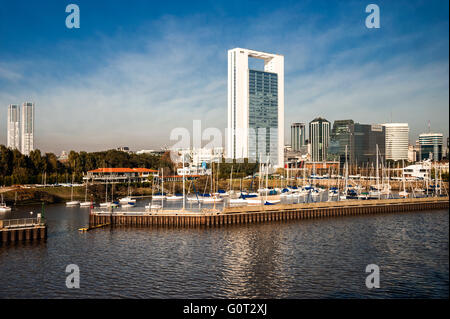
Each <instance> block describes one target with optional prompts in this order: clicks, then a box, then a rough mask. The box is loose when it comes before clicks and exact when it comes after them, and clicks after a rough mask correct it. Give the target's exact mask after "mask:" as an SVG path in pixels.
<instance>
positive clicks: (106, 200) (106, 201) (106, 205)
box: [100, 180, 119, 208]
mask: <svg viewBox="0 0 450 319" xmlns="http://www.w3.org/2000/svg"><path fill="white" fill-rule="evenodd" d="M111 184H112V182H111ZM105 186H106V194H105V202H104V203H100V207H107V208H109V207H118V206H119V205H118V204H117V203H114V202H108V180H107V181H106V184H105ZM112 194H113V188H112V186H111V199H112V200H114V197H113V195H112Z"/></svg>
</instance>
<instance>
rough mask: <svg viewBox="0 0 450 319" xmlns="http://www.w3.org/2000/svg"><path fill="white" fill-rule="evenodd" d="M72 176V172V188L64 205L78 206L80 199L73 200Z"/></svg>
mask: <svg viewBox="0 0 450 319" xmlns="http://www.w3.org/2000/svg"><path fill="white" fill-rule="evenodd" d="M73 178H74V174H72V189H71V192H70V202H67V203H66V206H68V207H74V206H79V205H80V201H78V200H73Z"/></svg>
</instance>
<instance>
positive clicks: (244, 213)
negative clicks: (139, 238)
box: [89, 197, 449, 227]
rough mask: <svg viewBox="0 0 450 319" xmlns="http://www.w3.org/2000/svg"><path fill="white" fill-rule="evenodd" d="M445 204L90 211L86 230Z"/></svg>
mask: <svg viewBox="0 0 450 319" xmlns="http://www.w3.org/2000/svg"><path fill="white" fill-rule="evenodd" d="M448 205H449V198H448V197H438V198H414V199H384V200H370V201H367V200H366V201H336V202H319V203H308V204H284V205H273V206H272V205H260V206H253V207H245V206H244V207H242V206H240V207H223V209H222V210H219V209H216V208H203V209H202V210H200V211H187V210H184V211H183V210H182V209H165V210H157V211H145V210H142V209H141V210H133V211H122V210H114V209H110V210H104V209H93V210H92V211H91V212H90V214H89V227H95V226H96V225H100V224H102V225H104V224H110V225H111V226H113V225H124V226H169V227H192V226H220V225H232V224H249V223H262V222H274V221H283V220H301V219H311V218H323V217H341V216H353V215H365V214H377V213H401V212H411V211H420V210H433V209H445V208H448V207H449V206H448Z"/></svg>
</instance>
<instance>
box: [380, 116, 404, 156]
mask: <svg viewBox="0 0 450 319" xmlns="http://www.w3.org/2000/svg"><path fill="white" fill-rule="evenodd" d="M383 126H384V127H386V144H385V149H386V159H387V160H394V161H401V160H405V161H407V160H408V146H409V126H408V123H386V124H383Z"/></svg>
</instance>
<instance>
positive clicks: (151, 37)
mask: <svg viewBox="0 0 450 319" xmlns="http://www.w3.org/2000/svg"><path fill="white" fill-rule="evenodd" d="M70 3H75V4H77V5H78V6H79V8H80V28H79V29H68V28H67V27H66V25H65V20H66V17H67V16H68V15H69V13H66V12H65V8H66V6H67V5H68V4H70ZM370 3H375V4H377V5H378V6H379V8H380V28H379V29H368V28H366V26H365V19H366V17H367V16H368V15H369V13H366V12H365V8H366V6H367V5H368V4H370ZM235 47H241V48H248V49H253V50H258V51H265V52H271V53H278V54H282V55H284V59H285V136H286V138H285V142H286V143H289V142H290V133H289V130H290V124H291V123H293V122H305V123H308V122H310V121H311V120H312V119H314V118H315V117H318V116H321V117H324V118H326V119H327V120H329V121H331V122H333V121H334V120H340V119H353V120H354V121H355V122H359V123H367V124H377V123H387V122H407V123H409V126H410V142H411V143H414V142H415V140H416V139H417V138H418V134H420V133H423V132H428V123H429V122H430V124H431V131H433V132H441V133H443V134H444V136H445V137H447V136H448V133H449V129H448V127H449V122H448V121H449V2H448V1H447V0H444V1H437V0H433V1H428V0H422V1H411V0H408V1H400V0H399V1H378V0H370V1H369V0H368V1H359V0H358V1H344V0H339V1H332V0H314V1H313V0H311V1H282V0H281V1H262V0H261V1H242V0H241V1H234V0H228V1H219V0H213V1H139V0H133V1H119V0H109V1H92V0H72V1H62V0H58V1H36V0H29V1H5V0H0V110H1V109H3V111H0V144H6V125H7V106H8V105H9V104H22V103H23V102H25V101H32V102H34V103H35V105H36V110H35V112H36V120H35V148H38V149H41V150H42V151H44V152H55V153H58V154H59V153H60V152H61V151H62V150H66V151H69V150H76V151H80V150H85V151H99V150H106V149H111V148H116V147H119V146H128V147H130V149H132V150H140V149H158V148H160V147H164V146H170V145H172V144H174V143H175V141H170V138H169V137H170V132H171V131H172V130H173V129H174V128H178V127H185V128H187V129H189V130H190V131H192V126H193V120H201V121H202V122H201V123H202V129H206V128H208V127H217V128H219V129H221V130H223V129H224V128H225V127H226V126H227V62H228V61H227V50H229V49H232V48H235ZM205 143H206V142H205Z"/></svg>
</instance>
